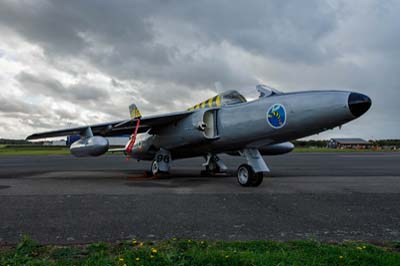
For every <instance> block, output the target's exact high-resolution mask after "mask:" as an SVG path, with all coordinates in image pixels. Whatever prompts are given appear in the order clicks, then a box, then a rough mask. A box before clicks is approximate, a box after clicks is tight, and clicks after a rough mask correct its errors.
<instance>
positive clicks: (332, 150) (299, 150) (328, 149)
mask: <svg viewBox="0 0 400 266" xmlns="http://www.w3.org/2000/svg"><path fill="white" fill-rule="evenodd" d="M293 151H294V152H390V151H391V152H395V151H392V150H383V149H382V150H373V149H365V150H363V149H330V148H315V147H296V148H295V149H294V150H293Z"/></svg>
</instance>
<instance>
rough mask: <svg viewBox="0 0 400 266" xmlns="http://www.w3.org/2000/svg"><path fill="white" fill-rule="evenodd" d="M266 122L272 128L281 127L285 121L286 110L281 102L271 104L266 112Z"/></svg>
mask: <svg viewBox="0 0 400 266" xmlns="http://www.w3.org/2000/svg"><path fill="white" fill-rule="evenodd" d="M267 121H268V124H269V125H270V126H271V127H273V128H282V127H283V126H284V125H285V123H286V110H285V107H284V106H283V105H282V104H279V103H277V104H274V105H272V106H271V107H270V108H269V109H268V112H267Z"/></svg>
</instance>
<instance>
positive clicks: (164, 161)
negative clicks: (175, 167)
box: [150, 149, 171, 176]
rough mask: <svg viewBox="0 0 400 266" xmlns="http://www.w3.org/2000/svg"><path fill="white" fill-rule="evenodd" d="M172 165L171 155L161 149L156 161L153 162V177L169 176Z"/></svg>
mask: <svg viewBox="0 0 400 266" xmlns="http://www.w3.org/2000/svg"><path fill="white" fill-rule="evenodd" d="M170 163H171V153H170V152H169V151H167V150H165V149H160V150H159V151H158V152H157V154H156V156H155V158H154V160H153V161H152V162H151V169H150V172H151V174H152V175H153V176H160V175H161V176H163V175H168V173H169V169H170Z"/></svg>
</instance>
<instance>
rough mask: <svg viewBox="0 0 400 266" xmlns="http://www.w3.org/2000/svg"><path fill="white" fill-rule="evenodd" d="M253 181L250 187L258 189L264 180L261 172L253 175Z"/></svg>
mask: <svg viewBox="0 0 400 266" xmlns="http://www.w3.org/2000/svg"><path fill="white" fill-rule="evenodd" d="M254 177H255V178H254V180H253V183H251V186H252V187H258V186H259V185H261V183H262V181H263V179H264V174H263V173H262V172H260V173H255V175H254Z"/></svg>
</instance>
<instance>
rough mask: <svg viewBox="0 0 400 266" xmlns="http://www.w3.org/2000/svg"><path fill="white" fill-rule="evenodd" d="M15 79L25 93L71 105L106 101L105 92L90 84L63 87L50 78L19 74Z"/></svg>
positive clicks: (107, 95)
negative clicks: (49, 97)
mask: <svg viewBox="0 0 400 266" xmlns="http://www.w3.org/2000/svg"><path fill="white" fill-rule="evenodd" d="M15 79H16V80H17V81H19V82H20V84H21V88H22V89H23V90H24V91H25V92H26V93H31V94H35V95H37V94H40V95H43V96H51V97H53V98H55V99H59V100H69V101H71V102H73V103H76V102H82V103H88V102H89V101H92V102H93V101H99V100H106V99H108V98H109V94H108V92H107V91H106V90H104V89H100V88H96V87H92V86H90V84H76V85H72V86H64V85H62V84H61V82H59V81H58V80H55V79H52V78H50V77H38V76H34V75H32V74H29V73H26V72H21V73H20V74H18V75H17V76H16V77H15Z"/></svg>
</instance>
